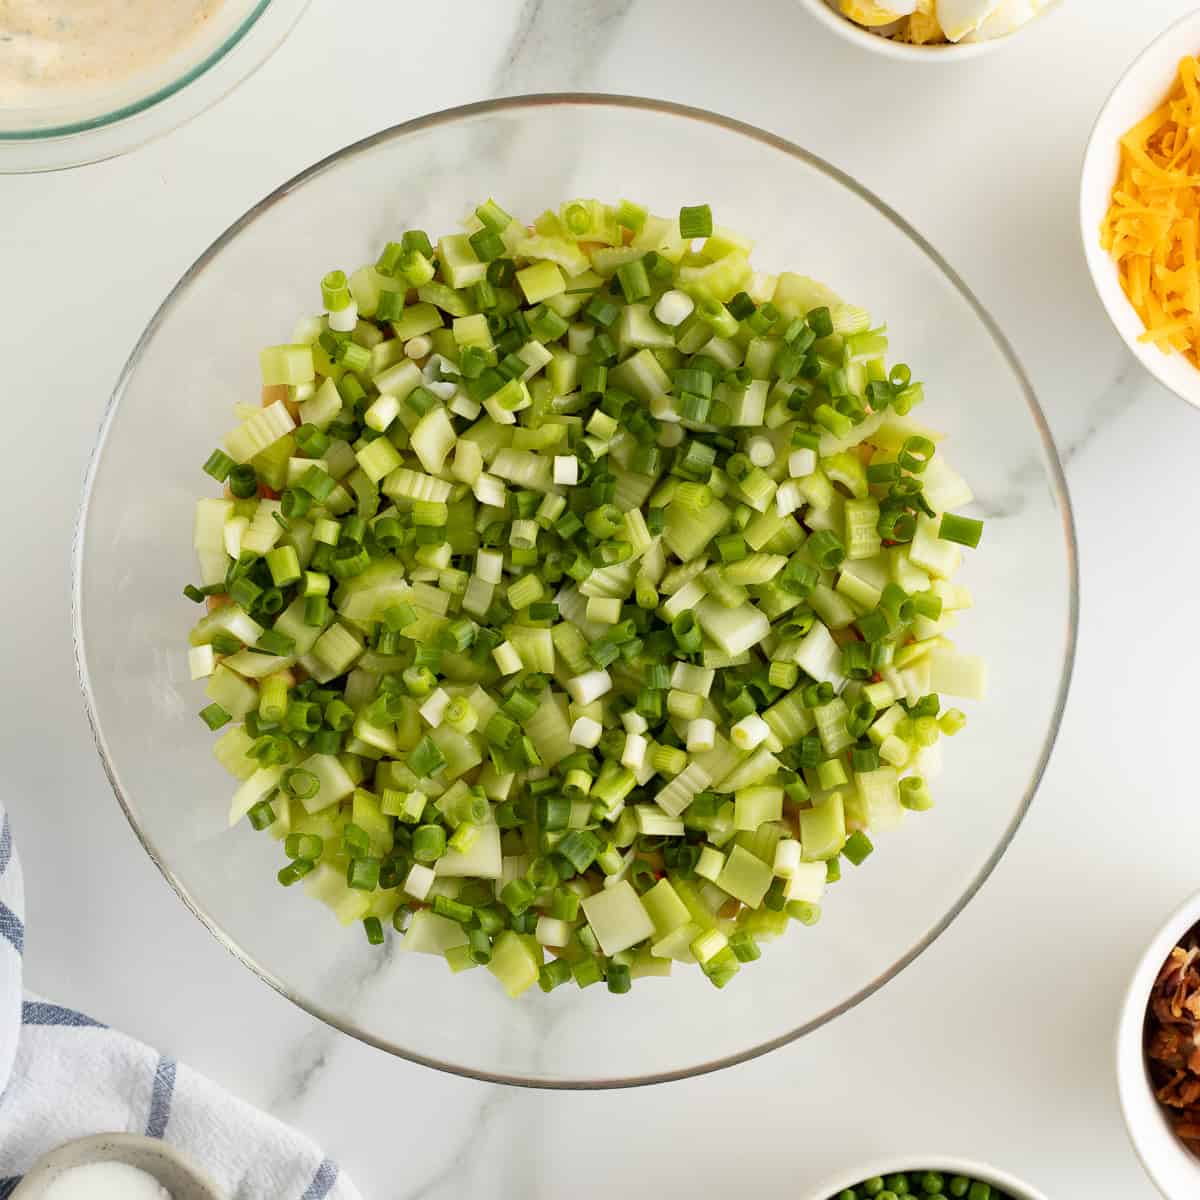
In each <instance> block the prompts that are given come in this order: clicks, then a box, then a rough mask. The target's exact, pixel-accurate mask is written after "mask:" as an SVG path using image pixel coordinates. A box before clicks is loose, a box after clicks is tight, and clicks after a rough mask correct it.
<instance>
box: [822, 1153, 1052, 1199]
mask: <svg viewBox="0 0 1200 1200" xmlns="http://www.w3.org/2000/svg"><path fill="white" fill-rule="evenodd" d="M897 1171H905V1172H912V1171H940V1172H941V1173H942V1174H943V1175H947V1176H950V1175H966V1176H968V1177H969V1178H971V1179H978V1180H981V1181H982V1182H983V1183H990V1184H991V1185H992V1187H995V1188H999V1189H1000V1190H1001V1191H1003V1192H1004V1193H1006V1194H1007V1195H1009V1196H1011V1197H1012V1198H1013V1200H1046V1197H1045V1196H1044V1195H1043V1194H1042V1193H1041V1192H1039V1191H1038V1190H1037V1188H1035V1187H1033V1186H1031V1185H1030V1184H1028V1183H1025V1182H1023V1181H1022V1180H1020V1179H1018V1178H1017V1177H1016V1176H1015V1175H1010V1174H1009V1173H1008V1172H1007V1171H1001V1170H1000V1169H999V1168H998V1167H990V1166H988V1164H987V1163H981V1162H975V1161H974V1160H972V1159H969V1158H955V1157H952V1156H950V1155H946V1154H905V1155H904V1156H903V1157H899V1156H897V1155H892V1156H891V1157H890V1158H882V1159H875V1160H873V1161H869V1162H865V1163H860V1164H859V1165H858V1166H855V1167H851V1168H848V1169H846V1170H842V1171H839V1172H838V1173H837V1174H836V1175H834V1176H832V1177H831V1178H830V1179H827V1180H826V1181H825V1182H824V1183H823V1184H822V1185H821V1187H820V1188H819V1189H818V1190H817V1191H815V1192H811V1193H810V1194H809V1195H808V1197H807V1200H836V1197H837V1194H838V1193H839V1192H840V1191H842V1189H843V1188H852V1187H854V1186H855V1185H856V1184H859V1183H861V1182H862V1181H863V1180H864V1179H873V1178H874V1177H875V1176H877V1175H878V1176H883V1175H894V1174H896V1172H897ZM911 1200H922V1197H921V1196H920V1195H917V1196H913V1197H911Z"/></svg>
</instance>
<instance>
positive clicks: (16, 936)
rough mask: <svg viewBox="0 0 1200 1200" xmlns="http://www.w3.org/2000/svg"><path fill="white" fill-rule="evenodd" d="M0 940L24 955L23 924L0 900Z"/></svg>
mask: <svg viewBox="0 0 1200 1200" xmlns="http://www.w3.org/2000/svg"><path fill="white" fill-rule="evenodd" d="M0 938H3V939H4V941H6V942H8V943H9V945H11V946H12V948H13V949H14V950H15V951H16V952H17V953H18V954H24V953H25V924H24V922H23V921H22V920H21V918H20V917H18V916H17V914H16V913H15V912H13V910H12V909H11V908H9V907H8V905H7V904H5V903H4V901H3V900H0Z"/></svg>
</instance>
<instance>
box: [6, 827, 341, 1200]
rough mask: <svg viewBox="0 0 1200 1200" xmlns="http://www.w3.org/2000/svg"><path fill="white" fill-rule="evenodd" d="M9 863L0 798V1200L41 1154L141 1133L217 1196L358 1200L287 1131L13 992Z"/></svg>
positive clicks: (326, 1162) (19, 899) (17, 903)
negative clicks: (187, 1164)
mask: <svg viewBox="0 0 1200 1200" xmlns="http://www.w3.org/2000/svg"><path fill="white" fill-rule="evenodd" d="M24 911H25V905H24V895H23V891H22V887H21V866H20V863H19V861H18V860H17V855H16V851H15V849H14V847H13V839H12V828H11V826H10V824H9V820H8V816H7V814H6V813H5V811H4V807H3V805H0V1200H4V1198H5V1197H7V1196H9V1195H11V1193H12V1192H13V1191H14V1190H15V1188H16V1186H17V1184H18V1183H20V1182H21V1176H22V1174H23V1173H24V1172H25V1171H27V1170H28V1169H29V1168H30V1167H31V1166H32V1165H33V1163H34V1162H35V1161H36V1160H37V1159H38V1158H39V1157H40V1156H41V1155H43V1154H45V1153H46V1152H47V1151H48V1150H52V1149H54V1147H55V1146H58V1145H61V1144H62V1143H63V1142H66V1141H70V1140H71V1139H72V1138H77V1137H85V1136H87V1135H88V1134H92V1133H116V1132H120V1133H144V1134H147V1135H149V1136H150V1137H157V1138H162V1139H163V1140H164V1141H166V1142H169V1143H170V1144H171V1145H172V1146H175V1147H176V1148H178V1149H179V1150H182V1151H183V1152H184V1153H185V1154H187V1155H188V1156H189V1157H191V1158H192V1159H193V1160H194V1161H195V1162H196V1163H197V1165H199V1166H200V1167H202V1168H203V1169H204V1170H205V1171H207V1173H208V1174H209V1175H210V1176H211V1177H212V1178H213V1180H214V1181H215V1182H216V1183H217V1184H218V1185H219V1186H220V1187H222V1188H223V1189H224V1190H225V1192H226V1193H227V1195H228V1196H229V1200H360V1197H359V1194H358V1192H357V1191H356V1190H355V1188H354V1186H353V1185H352V1184H351V1183H350V1181H349V1180H348V1179H347V1178H346V1177H345V1176H344V1175H342V1174H341V1173H340V1172H339V1171H338V1168H337V1165H336V1164H335V1163H334V1162H333V1161H332V1160H330V1159H327V1158H325V1157H324V1156H323V1155H322V1154H321V1152H320V1151H319V1150H318V1149H317V1147H316V1146H314V1145H313V1144H312V1142H310V1141H309V1140H308V1139H307V1138H305V1137H302V1136H301V1135H300V1134H298V1133H297V1132H296V1131H295V1130H293V1129H290V1128H288V1127H287V1126H286V1125H283V1124H281V1123H280V1122H279V1121H276V1120H275V1119H274V1118H273V1117H268V1116H267V1115H266V1114H265V1113H262V1112H259V1111H258V1109H255V1108H251V1107H250V1105H248V1104H244V1103H243V1102H242V1101H240V1100H236V1099H234V1098H233V1097H232V1096H230V1095H229V1093H228V1092H225V1091H222V1089H221V1088H219V1087H217V1086H216V1084H214V1083H212V1082H210V1081H209V1080H207V1079H205V1078H204V1076H203V1075H198V1074H197V1073H196V1072H195V1071H192V1070H190V1069H189V1068H188V1067H186V1066H184V1065H183V1064H182V1063H177V1062H175V1060H174V1059H172V1058H168V1057H167V1056H166V1055H160V1054H158V1053H157V1052H156V1051H154V1050H151V1049H150V1047H149V1046H145V1045H143V1044H142V1043H141V1042H138V1041H135V1040H134V1039H133V1038H131V1037H127V1036H126V1035H125V1034H123V1033H117V1032H116V1031H115V1030H112V1029H109V1028H108V1027H107V1026H105V1025H102V1024H101V1023H100V1022H99V1021H94V1020H93V1019H92V1018H91V1017H88V1016H85V1015H84V1014H83V1013H80V1012H76V1011H75V1010H74V1009H71V1008H64V1007H62V1006H61V1005H58V1004H51V1003H49V1002H48V1001H45V1000H42V999H40V998H38V997H35V996H32V995H30V994H28V993H23V992H22V986H21V955H22V953H23V951H24V947H25V923H24Z"/></svg>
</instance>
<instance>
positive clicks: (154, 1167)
mask: <svg viewBox="0 0 1200 1200" xmlns="http://www.w3.org/2000/svg"><path fill="white" fill-rule="evenodd" d="M105 1162H118V1163H124V1164H125V1165H126V1166H130V1167H137V1169H138V1170H139V1171H145V1172H146V1174H147V1175H152V1176H153V1177H154V1178H155V1179H157V1180H158V1182H159V1183H160V1184H162V1186H163V1187H165V1188H166V1189H167V1191H168V1192H170V1193H171V1200H226V1197H225V1196H224V1194H223V1193H222V1192H220V1191H219V1190H218V1189H217V1185H216V1184H215V1183H213V1182H212V1180H211V1179H209V1178H208V1176H207V1175H205V1174H204V1172H203V1171H201V1170H200V1169H199V1168H198V1167H197V1166H196V1165H195V1164H194V1163H193V1162H192V1161H191V1160H190V1159H188V1158H186V1157H185V1156H184V1155H182V1154H180V1153H179V1151H178V1150H173V1149H172V1148H171V1147H170V1146H168V1145H166V1144H165V1143H164V1142H161V1141H159V1140H157V1139H156V1138H148V1137H139V1136H138V1135H137V1134H132V1133H101V1134H96V1135H95V1136H93V1137H85V1138H78V1139H77V1140H75V1141H73V1142H67V1143H66V1145H63V1146H59V1147H58V1149H57V1150H51V1151H50V1153H49V1154H47V1155H45V1156H44V1157H42V1158H40V1159H38V1161H37V1162H36V1163H35V1164H34V1165H33V1168H32V1169H31V1170H30V1172H29V1173H28V1174H27V1175H26V1176H25V1178H24V1179H23V1180H22V1181H21V1184H20V1186H19V1187H18V1188H17V1190H16V1191H15V1192H13V1194H12V1200H42V1197H43V1196H44V1195H45V1194H46V1190H47V1189H48V1188H49V1187H50V1185H51V1184H52V1183H53V1182H54V1181H55V1180H56V1179H57V1178H58V1177H59V1176H60V1175H62V1174H63V1173H64V1172H66V1171H69V1170H71V1169H73V1168H75V1167H86V1166H91V1165H92V1164H93V1163H105Z"/></svg>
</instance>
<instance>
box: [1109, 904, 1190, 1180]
mask: <svg viewBox="0 0 1200 1200" xmlns="http://www.w3.org/2000/svg"><path fill="white" fill-rule="evenodd" d="M1117 1090H1118V1093H1119V1095H1120V1100H1121V1112H1122V1115H1123V1116H1124V1118H1125V1126H1126V1128H1127V1129H1128V1131H1129V1137H1130V1140H1131V1141H1132V1142H1133V1148H1134V1150H1135V1151H1136V1152H1137V1156H1138V1158H1140V1159H1141V1162H1142V1166H1143V1167H1145V1169H1146V1172H1147V1174H1149V1176H1150V1178H1151V1179H1153V1180H1154V1182H1155V1184H1156V1185H1157V1186H1158V1189H1159V1191H1160V1192H1162V1194H1163V1195H1164V1196H1166V1197H1167V1198H1168V1200H1195V1197H1197V1196H1200V893H1197V894H1196V895H1194V896H1192V897H1191V898H1190V899H1189V900H1188V901H1187V902H1186V903H1185V904H1184V905H1182V907H1180V908H1179V909H1178V910H1176V912H1175V913H1174V914H1172V916H1171V917H1170V919H1169V920H1168V921H1167V922H1166V923H1165V924H1164V925H1163V927H1162V929H1161V930H1160V932H1159V933H1158V935H1157V936H1156V937H1155V938H1154V940H1153V941H1152V942H1151V943H1150V945H1149V947H1148V949H1147V950H1146V952H1145V954H1144V955H1143V956H1142V959H1141V961H1140V962H1139V963H1138V965H1137V969H1136V970H1135V971H1134V974H1133V980H1132V982H1131V983H1130V985H1129V990H1128V991H1127V992H1126V994H1125V1003H1124V1006H1123V1008H1122V1011H1121V1022H1120V1025H1119V1027H1118V1029H1117Z"/></svg>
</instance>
